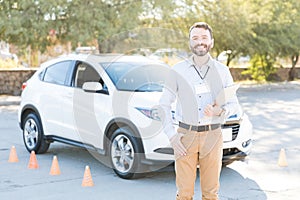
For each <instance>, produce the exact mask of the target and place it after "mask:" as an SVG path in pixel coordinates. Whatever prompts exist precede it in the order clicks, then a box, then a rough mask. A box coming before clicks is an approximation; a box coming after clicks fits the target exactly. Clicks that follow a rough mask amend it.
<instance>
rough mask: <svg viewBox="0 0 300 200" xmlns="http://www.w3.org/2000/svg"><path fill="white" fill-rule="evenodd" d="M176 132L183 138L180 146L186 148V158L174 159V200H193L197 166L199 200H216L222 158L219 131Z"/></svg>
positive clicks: (177, 157) (182, 130)
mask: <svg viewBox="0 0 300 200" xmlns="http://www.w3.org/2000/svg"><path fill="white" fill-rule="evenodd" d="M178 132H179V133H183V134H184V136H183V137H182V143H183V145H184V146H185V147H186V148H187V155H186V156H178V155H175V159H176V161H175V171H176V185H177V197H176V199H177V200H192V199H193V196H194V186H195V180H196V175H197V174H196V173H197V165H199V171H200V185H201V191H202V200H208V199H209V200H217V199H218V190H219V178H220V172H221V167H222V154H223V138H222V132H221V128H218V129H215V130H212V131H206V132H196V131H189V130H185V129H183V128H179V129H178Z"/></svg>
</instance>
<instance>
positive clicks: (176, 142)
mask: <svg viewBox="0 0 300 200" xmlns="http://www.w3.org/2000/svg"><path fill="white" fill-rule="evenodd" d="M182 136H183V134H182V133H176V134H175V135H174V136H173V137H171V138H170V143H171V146H172V147H173V149H174V154H177V155H180V156H185V155H186V148H185V147H184V146H183V144H182V142H181V138H182Z"/></svg>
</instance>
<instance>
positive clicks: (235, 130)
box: [222, 124, 240, 141]
mask: <svg viewBox="0 0 300 200" xmlns="http://www.w3.org/2000/svg"><path fill="white" fill-rule="evenodd" d="M222 128H232V141H233V140H235V139H236V137H237V136H238V133H239V130H240V124H224V125H222Z"/></svg>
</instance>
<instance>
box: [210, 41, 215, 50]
mask: <svg viewBox="0 0 300 200" xmlns="http://www.w3.org/2000/svg"><path fill="white" fill-rule="evenodd" d="M214 44H215V40H214V39H211V48H213V47H214Z"/></svg>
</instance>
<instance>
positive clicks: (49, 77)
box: [43, 61, 71, 85]
mask: <svg viewBox="0 0 300 200" xmlns="http://www.w3.org/2000/svg"><path fill="white" fill-rule="evenodd" d="M70 64H71V61H63V62H59V63H56V64H54V65H51V66H49V67H47V69H45V72H44V77H43V81H45V82H48V83H54V84H58V85H65V83H66V77H67V74H68V71H69V68H70V66H71V65H70Z"/></svg>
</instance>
